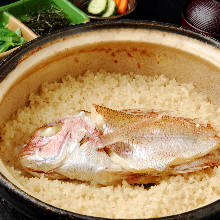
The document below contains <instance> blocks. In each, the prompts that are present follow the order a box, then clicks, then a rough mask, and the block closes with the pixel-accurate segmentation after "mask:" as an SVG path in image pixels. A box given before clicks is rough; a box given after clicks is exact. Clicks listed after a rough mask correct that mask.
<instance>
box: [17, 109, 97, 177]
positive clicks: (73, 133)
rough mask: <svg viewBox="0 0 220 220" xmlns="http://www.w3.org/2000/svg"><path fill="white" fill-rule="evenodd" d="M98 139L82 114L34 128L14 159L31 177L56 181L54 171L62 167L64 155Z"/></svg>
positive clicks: (92, 126)
mask: <svg viewBox="0 0 220 220" xmlns="http://www.w3.org/2000/svg"><path fill="white" fill-rule="evenodd" d="M100 135H101V133H100V132H99V131H98V130H97V129H96V127H95V125H94V124H93V123H92V122H91V120H90V119H89V118H87V117H86V116H84V115H83V114H82V113H80V114H78V115H73V116H65V117H63V118H61V119H60V120H58V121H56V122H53V123H50V124H47V125H44V126H42V127H40V128H38V129H37V130H36V131H35V132H34V133H33V135H32V137H31V139H30V141H29V142H28V143H27V144H26V145H25V146H24V147H23V149H22V151H21V152H20V154H19V157H18V158H19V160H20V163H21V164H22V166H23V167H24V168H25V169H26V170H27V171H29V172H31V173H32V174H36V175H38V173H47V175H49V176H51V177H53V176H54V177H55V178H57V177H59V174H58V173H57V172H55V171H54V170H55V169H56V168H57V167H59V166H60V165H61V164H62V162H63V160H65V158H66V155H67V154H68V153H71V152H73V151H75V150H76V149H77V148H78V147H79V146H80V144H81V143H83V142H86V141H88V140H89V139H94V138H96V137H98V136H100ZM60 177H61V178H62V177H63V176H62V175H60Z"/></svg>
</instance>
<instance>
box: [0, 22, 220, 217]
mask: <svg viewBox="0 0 220 220" xmlns="http://www.w3.org/2000/svg"><path fill="white" fill-rule="evenodd" d="M219 48H220V43H219V42H217V41H215V40H213V39H211V38H208V37H206V36H203V35H201V34H198V33H194V32H192V31H189V30H185V29H182V28H178V27H175V26H172V25H168V24H163V23H157V22H148V21H146V22H145V21H133V20H117V21H107V22H94V23H88V24H83V25H82V24H80V25H76V26H74V27H70V28H68V29H65V30H61V31H58V32H54V33H53V34H50V35H48V36H46V37H42V38H38V39H35V40H33V41H32V42H29V43H27V44H26V45H24V46H22V47H20V48H19V49H17V50H16V51H14V52H13V53H11V54H10V55H8V56H7V57H6V58H4V59H3V60H2V61H1V63H0V70H1V71H0V74H1V75H0V77H1V85H0V91H1V92H0V124H1V126H3V125H4V123H5V122H6V121H7V120H9V119H10V117H11V115H12V114H14V113H15V112H16V111H17V109H18V108H20V107H22V106H24V105H26V104H27V98H28V96H29V94H30V93H37V92H38V90H39V87H40V86H41V84H42V83H43V82H45V81H46V82H54V81H59V80H60V78H61V77H62V76H64V75H67V74H70V75H72V76H77V75H80V74H83V73H84V72H85V71H86V70H91V71H98V70H99V69H105V70H106V71H109V72H116V73H117V72H120V73H122V74H126V73H129V72H134V73H135V74H142V73H146V74H148V75H151V76H153V75H156V74H164V75H165V76H166V77H168V78H170V79H172V78H175V79H176V80H177V81H179V82H181V83H189V82H193V83H194V85H195V86H196V88H197V90H198V92H203V93H204V94H207V95H208V98H209V100H210V101H211V102H212V103H214V104H217V105H219V104H220V98H219V91H220V62H219V61H220V49H219ZM2 156H3V155H0V157H2ZM0 171H1V174H0V186H1V187H0V195H1V197H2V198H4V199H5V200H6V201H7V202H9V203H10V204H11V205H12V206H13V207H14V208H15V209H17V210H19V211H20V212H22V213H25V214H26V215H27V216H29V217H31V218H33V219H48V218H50V217H51V218H52V217H53V218H54V219H97V220H98V219H101V218H98V217H92V216H85V215H80V214H77V213H72V212H68V211H65V210H61V209H59V208H56V207H53V206H51V205H48V204H46V203H44V202H42V201H40V200H38V199H36V198H35V197H34V196H33V195H32V194H31V193H30V192H28V191H27V190H26V189H25V188H24V187H23V186H22V185H21V184H19V183H18V182H17V180H16V179H15V178H14V177H13V176H12V175H11V174H10V173H9V172H8V170H7V169H6V168H5V166H4V163H3V162H2V161H0ZM219 209H220V199H219V200H218V201H216V202H213V203H211V204H209V205H206V206H204V207H201V208H199V209H196V210H193V211H190V212H187V213H183V214H180V215H174V216H168V217H164V218H160V219H170V220H171V219H208V218H211V217H213V216H214V215H216V214H217V213H218V212H219Z"/></svg>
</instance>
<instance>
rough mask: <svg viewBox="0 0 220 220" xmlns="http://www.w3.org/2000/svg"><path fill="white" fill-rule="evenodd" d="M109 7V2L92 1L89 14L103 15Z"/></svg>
mask: <svg viewBox="0 0 220 220" xmlns="http://www.w3.org/2000/svg"><path fill="white" fill-rule="evenodd" d="M107 7H108V0H92V1H91V2H89V5H88V12H89V13H90V14H94V15H102V14H103V13H105V11H106V9H107Z"/></svg>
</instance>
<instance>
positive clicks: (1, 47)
mask: <svg viewBox="0 0 220 220" xmlns="http://www.w3.org/2000/svg"><path fill="white" fill-rule="evenodd" d="M26 42H27V41H26V40H25V39H24V38H23V37H22V36H21V29H20V28H18V29H17V30H16V31H11V30H9V29H7V28H6V27H4V26H3V25H2V24H0V53H4V52H5V51H7V50H10V49H12V48H14V47H18V46H21V45H23V44H24V43H26Z"/></svg>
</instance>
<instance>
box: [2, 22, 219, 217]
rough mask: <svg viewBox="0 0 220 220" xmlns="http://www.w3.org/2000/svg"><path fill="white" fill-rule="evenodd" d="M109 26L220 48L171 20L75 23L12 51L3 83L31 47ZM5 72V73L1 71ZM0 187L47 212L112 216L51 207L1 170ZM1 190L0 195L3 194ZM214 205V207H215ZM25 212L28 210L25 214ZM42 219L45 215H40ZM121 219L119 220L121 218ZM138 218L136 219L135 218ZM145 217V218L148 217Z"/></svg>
mask: <svg viewBox="0 0 220 220" xmlns="http://www.w3.org/2000/svg"><path fill="white" fill-rule="evenodd" d="M106 28H112V29H117V28H127V29H128V28H136V29H138V28H139V29H150V30H158V31H164V32H167V33H173V34H177V35H183V36H186V37H189V38H193V39H196V40H198V41H200V42H202V43H206V44H209V45H210V46H213V47H215V48H218V49H220V42H219V41H217V40H215V39H214V38H211V37H209V36H206V35H204V34H201V33H197V32H194V31H191V30H188V29H185V28H182V27H179V26H176V25H173V24H169V23H164V22H156V21H147V20H145V21H143V20H132V19H126V20H124V19H121V20H107V21H96V22H90V23H86V24H78V25H74V26H70V27H68V28H65V29H63V30H59V31H55V32H53V33H51V34H49V35H47V36H43V37H38V38H36V39H34V40H32V41H30V42H28V43H26V44H25V45H23V46H21V47H19V48H18V49H16V50H15V51H13V52H12V53H11V54H9V55H7V56H6V57H5V58H4V59H3V60H1V61H0V69H2V70H3V71H1V73H0V82H1V81H2V80H4V78H5V77H6V76H7V74H9V72H10V71H11V70H12V69H14V68H15V67H16V65H17V63H19V62H21V61H22V59H23V58H22V57H23V56H24V55H25V54H26V53H27V52H30V51H31V50H33V49H35V48H37V47H39V46H41V45H43V44H45V43H46V42H47V40H50V39H51V40H56V39H59V38H62V37H65V36H67V35H68V36H70V35H73V34H76V33H77V34H79V33H83V32H88V31H91V30H101V29H106ZM2 72H3V73H2ZM0 186H1V188H2V187H3V188H4V189H5V190H6V191H13V194H14V195H16V196H17V197H20V198H23V199H25V200H28V201H29V202H30V203H31V204H32V205H36V204H37V206H38V207H40V208H42V209H43V210H44V211H51V212H53V213H57V214H59V215H61V216H62V217H70V218H79V219H92V220H101V219H106V220H110V218H101V217H93V216H87V215H83V214H78V213H74V212H70V211H67V210H64V209H61V208H57V207H55V206H52V205H50V204H48V203H46V202H43V201H41V200H39V199H37V198H35V197H33V196H31V195H29V194H28V193H26V192H25V191H23V190H22V189H20V188H19V187H18V186H16V185H15V184H14V183H12V182H11V181H9V180H8V179H7V178H6V177H5V176H4V175H3V174H2V173H0ZM1 191H2V190H0V195H1V196H2V194H4V193H2V192H1ZM4 199H5V200H6V201H7V202H8V203H9V204H11V205H12V206H13V207H14V208H15V209H17V210H19V211H20V212H22V213H23V212H24V211H23V210H22V209H21V208H20V209H19V208H17V207H16V204H14V202H13V198H4ZM213 206H214V207H213ZM215 208H216V209H220V199H219V200H217V201H215V202H213V203H210V204H208V205H205V206H202V207H200V208H197V209H194V210H191V211H188V212H185V213H181V214H177V215H172V216H167V217H161V218H156V219H160V220H165V219H167V220H174V219H179V218H180V217H183V218H184V219H191V218H192V216H194V215H195V214H197V215H198V219H203V218H204V217H206V216H205V215H204V213H206V212H207V211H209V213H210V212H211V213H212V214H216V211H215ZM25 214H26V213H25ZM28 216H30V217H32V218H34V219H38V217H39V216H36V215H34V213H30V214H28ZM41 219H42V218H41ZM153 219H155V218H150V219H148V220H153ZM118 220H119V219H118ZM134 220H135V219H134ZM145 220H146V219H145Z"/></svg>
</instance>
